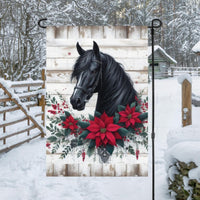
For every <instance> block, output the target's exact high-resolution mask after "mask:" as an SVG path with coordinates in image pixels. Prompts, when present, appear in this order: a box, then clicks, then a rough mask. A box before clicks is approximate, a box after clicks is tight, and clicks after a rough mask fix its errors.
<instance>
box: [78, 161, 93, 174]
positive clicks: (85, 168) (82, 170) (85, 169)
mask: <svg viewBox="0 0 200 200" xmlns="http://www.w3.org/2000/svg"><path fill="white" fill-rule="evenodd" d="M78 165H79V171H78V174H79V176H90V170H91V165H92V164H89V163H81V164H78Z"/></svg>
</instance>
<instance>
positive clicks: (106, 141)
mask: <svg viewBox="0 0 200 200" xmlns="http://www.w3.org/2000/svg"><path fill="white" fill-rule="evenodd" d="M107 143H108V139H107V138H106V137H105V138H104V140H103V144H104V146H106V144H107Z"/></svg>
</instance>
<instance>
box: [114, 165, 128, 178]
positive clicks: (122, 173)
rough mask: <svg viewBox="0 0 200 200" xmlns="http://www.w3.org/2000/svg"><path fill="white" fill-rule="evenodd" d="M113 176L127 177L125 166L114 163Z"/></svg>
mask: <svg viewBox="0 0 200 200" xmlns="http://www.w3.org/2000/svg"><path fill="white" fill-rule="evenodd" d="M115 172H116V173H115V176H127V164H125V163H116V164H115Z"/></svg>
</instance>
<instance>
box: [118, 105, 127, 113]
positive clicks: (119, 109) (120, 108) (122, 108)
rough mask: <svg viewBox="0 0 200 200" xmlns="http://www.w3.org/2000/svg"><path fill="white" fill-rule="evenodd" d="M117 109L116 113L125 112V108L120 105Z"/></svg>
mask: <svg viewBox="0 0 200 200" xmlns="http://www.w3.org/2000/svg"><path fill="white" fill-rule="evenodd" d="M117 109H118V111H119V112H120V111H123V110H125V109H126V107H125V106H122V105H118V107H117Z"/></svg>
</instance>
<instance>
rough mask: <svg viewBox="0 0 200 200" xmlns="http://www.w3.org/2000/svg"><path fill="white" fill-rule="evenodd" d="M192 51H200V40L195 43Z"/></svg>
mask: <svg viewBox="0 0 200 200" xmlns="http://www.w3.org/2000/svg"><path fill="white" fill-rule="evenodd" d="M192 51H193V52H194V53H200V41H199V42H197V43H196V44H195V45H194V47H193V48H192Z"/></svg>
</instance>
